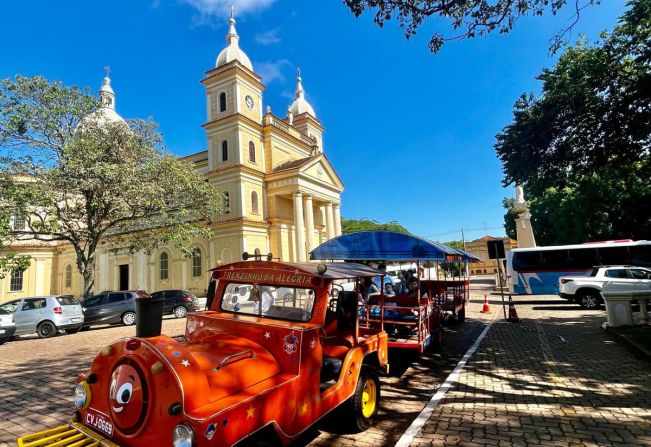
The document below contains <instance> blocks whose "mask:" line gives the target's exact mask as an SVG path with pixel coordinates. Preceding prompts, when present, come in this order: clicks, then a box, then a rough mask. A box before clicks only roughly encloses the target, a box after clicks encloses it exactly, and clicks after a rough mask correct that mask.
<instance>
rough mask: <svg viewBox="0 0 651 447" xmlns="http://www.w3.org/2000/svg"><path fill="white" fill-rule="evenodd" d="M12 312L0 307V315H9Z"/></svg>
mask: <svg viewBox="0 0 651 447" xmlns="http://www.w3.org/2000/svg"><path fill="white" fill-rule="evenodd" d="M12 313H13V312H9V311H8V310H7V309H3V308H2V307H0V315H11V314H12Z"/></svg>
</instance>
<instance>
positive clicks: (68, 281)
mask: <svg viewBox="0 0 651 447" xmlns="http://www.w3.org/2000/svg"><path fill="white" fill-rule="evenodd" d="M64 287H66V288H67V289H69V288H70V287H72V266H71V265H70V264H68V265H67V266H66V275H65V285H64Z"/></svg>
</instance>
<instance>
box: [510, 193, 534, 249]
mask: <svg viewBox="0 0 651 447" xmlns="http://www.w3.org/2000/svg"><path fill="white" fill-rule="evenodd" d="M515 204H516V206H517V207H518V208H522V209H524V211H523V212H522V213H520V214H518V217H517V218H516V219H515V231H516V234H517V238H518V248H528V247H535V246H536V238H535V237H534V235H533V227H532V226H531V213H530V212H529V204H528V203H527V201H526V200H524V188H522V186H520V185H516V187H515Z"/></svg>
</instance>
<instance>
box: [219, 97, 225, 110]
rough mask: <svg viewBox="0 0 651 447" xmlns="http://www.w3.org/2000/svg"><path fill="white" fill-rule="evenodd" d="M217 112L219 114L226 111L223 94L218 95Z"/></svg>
mask: <svg viewBox="0 0 651 447" xmlns="http://www.w3.org/2000/svg"><path fill="white" fill-rule="evenodd" d="M219 111H220V112H225V111H226V93H224V92H221V93H220V94H219Z"/></svg>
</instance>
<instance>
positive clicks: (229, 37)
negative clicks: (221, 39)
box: [215, 6, 253, 71]
mask: <svg viewBox="0 0 651 447" xmlns="http://www.w3.org/2000/svg"><path fill="white" fill-rule="evenodd" d="M234 15H235V8H233V7H232V6H231V18H230V19H229V20H228V33H227V34H226V44H227V45H226V48H224V49H223V50H222V51H221V52H220V53H219V56H217V61H216V62H215V67H221V66H222V65H226V64H228V63H230V62H233V61H238V62H239V63H240V64H242V65H244V66H245V67H246V68H248V69H249V70H251V71H253V65H252V64H251V60H250V59H249V57H248V56H247V55H246V53H244V51H242V50H241V49H240V44H239V40H240V36H239V35H238V34H237V30H236V29H235V17H234Z"/></svg>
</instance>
